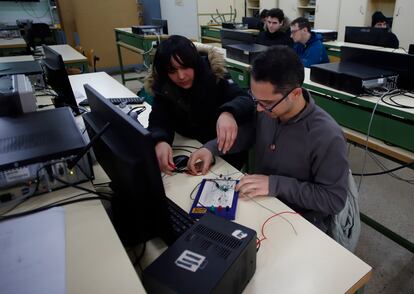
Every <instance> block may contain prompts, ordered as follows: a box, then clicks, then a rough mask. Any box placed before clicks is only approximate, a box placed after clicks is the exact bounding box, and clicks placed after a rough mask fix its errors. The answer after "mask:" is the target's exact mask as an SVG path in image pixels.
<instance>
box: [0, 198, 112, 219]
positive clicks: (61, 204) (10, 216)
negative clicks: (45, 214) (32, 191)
mask: <svg viewBox="0 0 414 294" xmlns="http://www.w3.org/2000/svg"><path fill="white" fill-rule="evenodd" d="M85 194H86V193H85ZM91 200H105V201H111V197H107V196H94V197H85V198H81V199H76V200H71V201H66V202H59V203H57V204H53V205H51V204H47V205H45V206H40V207H38V208H35V209H32V210H28V211H24V212H20V213H15V214H11V215H5V216H1V217H0V222H2V221H5V220H9V219H12V218H16V217H22V216H26V215H29V214H33V213H37V212H41V211H44V210H47V209H49V208H54V207H59V206H65V205H69V204H73V203H77V202H85V201H91Z"/></svg>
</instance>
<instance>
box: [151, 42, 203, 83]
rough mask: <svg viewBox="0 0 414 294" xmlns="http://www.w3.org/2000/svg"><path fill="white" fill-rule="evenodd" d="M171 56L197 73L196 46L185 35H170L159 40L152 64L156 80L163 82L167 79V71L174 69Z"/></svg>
mask: <svg viewBox="0 0 414 294" xmlns="http://www.w3.org/2000/svg"><path fill="white" fill-rule="evenodd" d="M171 57H172V58H174V60H175V61H176V62H177V63H178V64H180V65H182V66H184V67H187V68H192V69H194V71H195V73H197V71H198V68H199V64H200V55H199V54H198V51H197V48H196V47H195V45H194V44H193V42H191V41H190V40H189V39H187V38H186V37H183V36H179V35H172V36H170V37H169V38H168V39H167V40H164V41H162V42H161V44H160V46H159V47H158V49H157V52H156V53H155V57H154V65H153V66H154V70H155V77H156V80H158V82H160V83H163V82H166V81H168V80H169V77H168V73H169V72H171V71H173V70H174V68H173V66H172V64H171Z"/></svg>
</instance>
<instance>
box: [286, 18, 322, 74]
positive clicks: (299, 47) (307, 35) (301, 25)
mask: <svg viewBox="0 0 414 294" xmlns="http://www.w3.org/2000/svg"><path fill="white" fill-rule="evenodd" d="M290 36H291V38H292V39H293V41H294V42H295V44H294V46H293V49H294V50H295V51H296V53H297V54H298V55H299V57H300V59H301V60H302V63H303V65H304V66H305V67H310V66H311V65H313V64H319V63H327V62H329V59H328V54H327V53H326V49H325V46H324V45H323V43H322V36H321V35H320V34H316V33H314V32H312V31H311V26H310V23H309V21H308V20H307V19H306V18H304V17H298V18H297V19H295V20H294V21H292V23H291V24H290Z"/></svg>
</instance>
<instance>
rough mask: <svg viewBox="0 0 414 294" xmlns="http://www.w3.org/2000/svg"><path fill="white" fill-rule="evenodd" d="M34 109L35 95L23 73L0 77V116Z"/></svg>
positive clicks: (35, 107)
mask: <svg viewBox="0 0 414 294" xmlns="http://www.w3.org/2000/svg"><path fill="white" fill-rule="evenodd" d="M36 109H37V106H36V97H35V95H34V91H33V89H32V85H31V83H30V81H29V79H28V78H27V77H26V76H25V75H22V74H19V75H12V76H3V77H0V116H6V115H7V116H9V115H18V114H22V113H27V112H33V111H36Z"/></svg>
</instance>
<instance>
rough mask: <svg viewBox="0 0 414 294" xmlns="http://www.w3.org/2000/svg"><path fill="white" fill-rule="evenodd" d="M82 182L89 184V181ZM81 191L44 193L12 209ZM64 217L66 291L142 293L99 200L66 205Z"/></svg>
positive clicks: (38, 204)
mask: <svg viewBox="0 0 414 294" xmlns="http://www.w3.org/2000/svg"><path fill="white" fill-rule="evenodd" d="M82 186H84V187H87V188H92V187H91V185H90V184H83V185H82ZM92 189H93V188H92ZM81 192H82V191H80V190H77V189H74V188H65V189H62V190H58V191H55V192H52V193H48V194H43V195H41V196H38V197H34V198H32V199H30V200H28V201H27V202H26V203H25V204H24V205H21V207H19V208H18V209H16V210H14V211H13V213H14V212H20V211H24V210H28V209H32V208H35V207H38V206H40V205H45V204H47V203H51V202H54V201H57V200H60V199H65V198H68V197H70V196H73V195H77V194H80V193H81ZM65 221H66V285H67V293H68V294H80V293H85V294H86V293H100V294H103V293H107V294H113V293H130V294H133V293H134V294H136V293H145V290H144V288H143V286H142V284H141V281H140V280H139V278H138V276H137V274H136V272H135V269H134V268H133V266H132V264H131V261H130V260H129V257H128V256H127V254H126V251H125V249H124V247H123V246H122V244H121V241H120V240H119V238H118V236H117V234H116V232H115V229H114V228H113V226H112V224H111V222H110V220H109V218H108V215H107V214H106V212H105V210H104V208H103V206H102V204H101V202H100V201H88V202H80V203H76V204H71V205H68V206H65Z"/></svg>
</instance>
